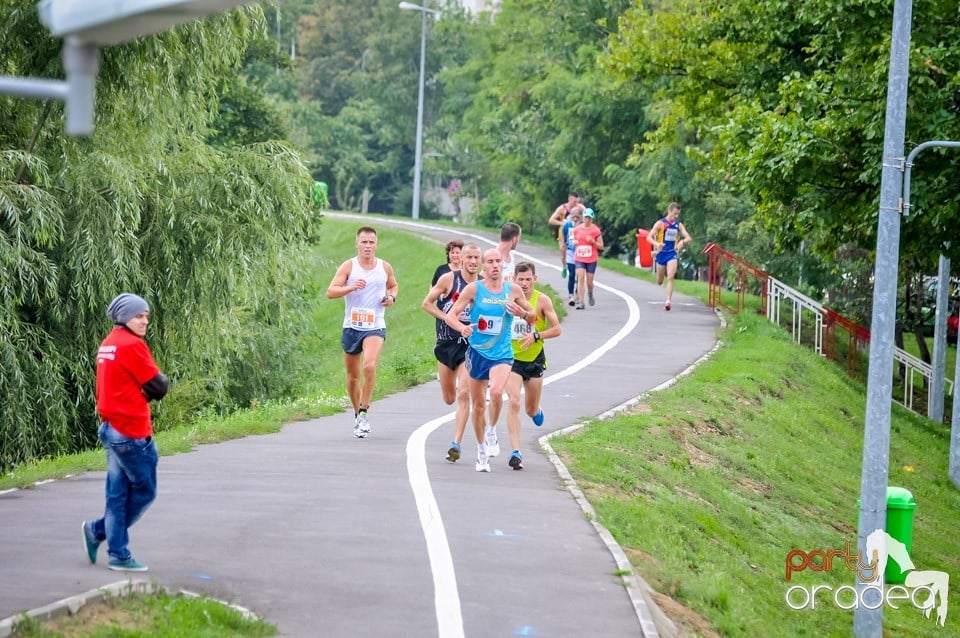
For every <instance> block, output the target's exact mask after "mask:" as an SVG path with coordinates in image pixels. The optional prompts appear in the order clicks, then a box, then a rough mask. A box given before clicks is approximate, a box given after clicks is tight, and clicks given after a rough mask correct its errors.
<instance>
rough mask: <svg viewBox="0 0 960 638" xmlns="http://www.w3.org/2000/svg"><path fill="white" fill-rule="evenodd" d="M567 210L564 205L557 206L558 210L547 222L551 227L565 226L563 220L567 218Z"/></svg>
mask: <svg viewBox="0 0 960 638" xmlns="http://www.w3.org/2000/svg"><path fill="white" fill-rule="evenodd" d="M566 212H567V209H566V208H564V207H563V206H562V205H561V206H557V208H556V210H554V211H553V214H551V215H550V219H548V220H547V223H548V224H550V225H551V226H561V225H563V218H564V217H565V216H566Z"/></svg>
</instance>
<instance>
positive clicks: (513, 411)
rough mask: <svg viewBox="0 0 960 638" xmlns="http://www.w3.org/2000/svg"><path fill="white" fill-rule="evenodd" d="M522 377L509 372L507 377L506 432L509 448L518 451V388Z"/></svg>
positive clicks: (521, 383)
mask: <svg viewBox="0 0 960 638" xmlns="http://www.w3.org/2000/svg"><path fill="white" fill-rule="evenodd" d="M522 385H523V377H521V376H520V375H519V374H517V373H516V372H511V373H510V376H509V377H507V387H506V390H507V401H508V405H507V432H508V433H509V435H510V447H511V448H512V449H514V450H519V449H520V388H521V386H522Z"/></svg>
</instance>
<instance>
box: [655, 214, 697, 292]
mask: <svg viewBox="0 0 960 638" xmlns="http://www.w3.org/2000/svg"><path fill="white" fill-rule="evenodd" d="M679 217H680V204H678V203H676V202H671V203H670V205H669V206H667V216H666V217H663V218H661V219H658V220H657V223H656V224H654V225H653V228H652V229H650V234H649V235H647V241H648V242H650V244H651V245H652V246H653V249H654V250H655V251H657V285H658V286H660V285H662V284H663V278H664V276H666V278H667V302H666V303H665V304H664V306H663V308H664V310H670V300H671V298H672V297H673V279H674V277H676V275H677V261H678V257H677V253H679V252H680V251H681V250H682V249H683V247H684V246H685V245H686V244H689V243H690V242H691V241H692V239H691V237H690V234H689V233H688V232H687V229H686V228H684V227H683V224H681V223H680V219H679ZM681 236H682V238H681Z"/></svg>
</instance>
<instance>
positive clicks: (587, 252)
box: [577, 246, 593, 257]
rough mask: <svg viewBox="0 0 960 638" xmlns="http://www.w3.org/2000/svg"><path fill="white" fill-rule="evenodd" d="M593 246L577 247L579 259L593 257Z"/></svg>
mask: <svg viewBox="0 0 960 638" xmlns="http://www.w3.org/2000/svg"><path fill="white" fill-rule="evenodd" d="M592 256H593V246H577V257H592Z"/></svg>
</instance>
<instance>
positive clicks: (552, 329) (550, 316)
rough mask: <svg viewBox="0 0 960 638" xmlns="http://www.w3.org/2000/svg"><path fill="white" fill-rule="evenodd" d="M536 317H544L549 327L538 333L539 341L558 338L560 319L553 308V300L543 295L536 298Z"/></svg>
mask: <svg viewBox="0 0 960 638" xmlns="http://www.w3.org/2000/svg"><path fill="white" fill-rule="evenodd" d="M537 306H538V307H537V315H538V316H541V317H545V318H546V319H547V324H548V325H549V327H548V328H547V329H546V330H544V331H543V332H541V333H540V338H541V339H552V338H554V337H559V336H560V331H561V330H560V317H558V316H557V311H556V310H554V308H553V300H552V299H550V297H548V296H546V295H545V294H543V293H540V297H538V298H537Z"/></svg>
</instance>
